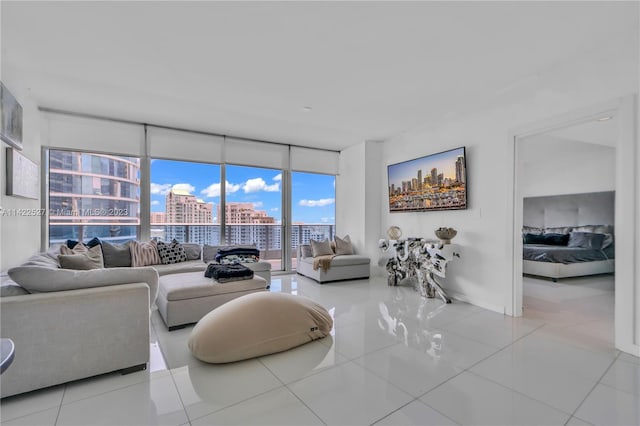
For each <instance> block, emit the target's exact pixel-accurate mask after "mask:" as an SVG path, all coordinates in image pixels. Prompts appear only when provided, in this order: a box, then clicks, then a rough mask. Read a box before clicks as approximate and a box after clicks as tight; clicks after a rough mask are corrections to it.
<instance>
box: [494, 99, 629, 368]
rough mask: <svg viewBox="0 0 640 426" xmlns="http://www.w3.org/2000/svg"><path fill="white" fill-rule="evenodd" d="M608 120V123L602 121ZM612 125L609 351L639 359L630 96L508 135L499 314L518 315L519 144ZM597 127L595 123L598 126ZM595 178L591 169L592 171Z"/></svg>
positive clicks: (520, 270)
mask: <svg viewBox="0 0 640 426" xmlns="http://www.w3.org/2000/svg"><path fill="white" fill-rule="evenodd" d="M605 117H611V118H605ZM599 119H600V120H602V121H601V122H605V121H608V120H613V122H612V123H615V127H616V128H617V141H616V145H615V191H616V194H615V214H614V216H615V221H614V222H615V230H614V241H615V242H614V244H615V252H616V255H615V278H614V283H613V286H614V288H615V293H614V306H615V310H614V342H615V348H616V349H619V350H622V351H624V352H628V353H631V354H633V355H636V356H638V355H640V346H639V345H638V342H640V330H638V327H636V326H635V324H636V323H637V320H638V314H637V306H638V300H637V299H639V298H638V291H637V287H638V284H637V283H636V280H635V277H636V272H635V269H634V263H635V261H636V258H637V253H636V247H635V240H636V236H637V229H636V206H635V204H636V192H637V191H636V188H637V182H636V180H635V167H636V161H637V157H636V139H635V138H636V133H635V123H636V122H637V110H636V97H635V96H627V97H624V98H620V99H617V100H614V101H611V102H608V103H603V104H600V105H597V106H594V107H591V108H585V109H583V110H580V111H575V112H572V113H568V114H564V115H562V116H558V117H555V118H552V119H548V120H545V121H542V122H538V123H533V124H530V125H527V126H522V127H521V128H520V129H516V130H515V131H514V132H512V134H511V137H510V139H509V147H508V149H509V150H510V151H511V153H512V155H513V193H512V198H511V203H512V206H513V221H512V222H511V225H510V227H511V229H510V235H511V236H512V256H513V257H512V266H511V272H512V281H511V285H510V287H509V289H508V292H507V293H508V297H509V300H507V302H506V304H505V306H506V309H505V313H506V314H508V315H513V316H522V315H523V300H524V284H523V281H524V280H523V258H522V256H523V236H522V229H523V226H524V223H523V216H524V211H523V208H524V198H525V197H524V195H523V191H522V188H521V182H520V180H521V179H522V178H523V175H522V164H520V163H519V162H518V159H519V158H520V157H519V150H520V149H522V147H523V146H524V145H523V144H522V143H521V142H522V141H523V140H524V139H525V138H527V137H531V136H535V135H542V134H545V133H551V132H554V131H563V129H569V128H571V127H574V126H578V125H581V124H589V125H595V124H596V123H592V122H594V121H598V120H599ZM601 122H599V123H601ZM594 173H597V170H595V171H594Z"/></svg>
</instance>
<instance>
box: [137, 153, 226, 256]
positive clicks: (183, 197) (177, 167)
mask: <svg viewBox="0 0 640 426" xmlns="http://www.w3.org/2000/svg"><path fill="white" fill-rule="evenodd" d="M150 163H151V172H150V181H151V183H150V191H149V192H150V198H151V202H150V216H151V217H150V235H151V238H157V239H159V240H163V241H171V240H173V239H176V240H177V241H179V242H181V243H196V244H210V245H217V244H219V242H220V240H221V237H220V216H219V215H218V210H217V209H218V207H219V205H220V198H221V196H220V165H218V164H206V163H196V162H191V161H173V160H163V159H152V160H151V161H150Z"/></svg>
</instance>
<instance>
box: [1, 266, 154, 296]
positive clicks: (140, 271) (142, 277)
mask: <svg viewBox="0 0 640 426" xmlns="http://www.w3.org/2000/svg"><path fill="white" fill-rule="evenodd" d="M8 272H9V276H10V277H11V279H12V280H14V281H15V282H17V283H18V284H20V285H21V286H22V287H24V288H25V289H26V290H27V291H29V292H31V293H44V292H51V291H65V290H76V289H82V288H93V287H104V286H111V285H119V284H130V283H142V282H143V283H146V284H147V285H148V286H149V294H150V296H151V301H150V302H151V303H152V304H153V302H154V301H155V297H156V295H157V292H158V272H157V271H156V270H155V269H153V268H151V267H146V268H104V269H91V270H88V271H75V270H72V269H50V268H42V267H39V266H18V267H16V268H11V269H9V271H8Z"/></svg>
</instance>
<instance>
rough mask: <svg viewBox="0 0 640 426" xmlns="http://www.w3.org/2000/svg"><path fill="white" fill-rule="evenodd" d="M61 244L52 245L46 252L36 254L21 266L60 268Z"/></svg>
mask: <svg viewBox="0 0 640 426" xmlns="http://www.w3.org/2000/svg"><path fill="white" fill-rule="evenodd" d="M60 247H62V246H61V245H60V244H56V245H54V246H51V247H50V248H49V250H47V251H46V252H42V253H38V254H34V255H33V256H31V257H30V258H29V259H27V260H26V261H24V262H23V263H22V264H21V265H20V266H40V267H42V268H49V269H59V268H60V262H59V261H58V256H59V255H60Z"/></svg>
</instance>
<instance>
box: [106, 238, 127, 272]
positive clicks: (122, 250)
mask: <svg viewBox="0 0 640 426" xmlns="http://www.w3.org/2000/svg"><path fill="white" fill-rule="evenodd" d="M130 245H131V242H130V241H127V242H126V243H124V244H117V243H116V244H112V243H110V242H107V241H103V242H102V257H103V258H104V267H105V268H118V267H122V268H124V267H127V266H131V249H130Z"/></svg>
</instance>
